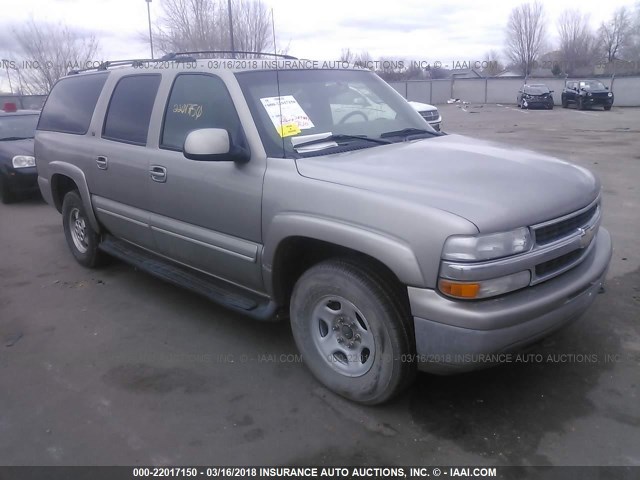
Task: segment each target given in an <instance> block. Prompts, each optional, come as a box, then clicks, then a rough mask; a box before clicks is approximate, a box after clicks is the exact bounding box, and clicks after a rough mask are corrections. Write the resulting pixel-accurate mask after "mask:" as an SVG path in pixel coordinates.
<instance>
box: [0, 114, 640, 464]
mask: <svg viewBox="0 0 640 480" xmlns="http://www.w3.org/2000/svg"><path fill="white" fill-rule="evenodd" d="M441 110H442V114H443V117H444V130H445V131H447V132H449V133H461V134H465V135H469V136H475V137H478V138H486V139H493V140H499V141H503V142H505V143H507V144H510V145H513V146H519V147H525V148H529V149H532V150H538V151H541V152H544V153H548V154H553V155H555V156H557V157H560V158H563V159H566V160H569V161H572V162H575V163H577V164H579V165H582V166H584V167H587V168H589V169H591V170H592V171H594V172H595V173H596V174H598V175H599V176H600V178H601V179H602V182H603V185H604V215H605V217H604V218H605V219H604V225H605V226H606V227H607V228H608V229H609V230H610V232H611V233H612V236H613V241H614V247H615V251H614V259H613V262H612V264H611V268H610V270H609V275H608V288H607V293H606V294H604V295H601V296H599V298H598V299H597V301H596V303H595V305H594V306H593V308H592V309H591V310H590V311H589V312H588V313H587V314H586V315H585V316H584V317H583V319H582V320H581V321H580V322H578V323H576V324H574V325H572V326H571V327H569V328H568V329H566V330H564V331H563V332H561V333H560V334H558V335H556V336H555V337H553V338H551V339H550V340H548V341H546V342H544V343H543V344H541V345H538V346H536V347H535V348H534V349H533V350H531V352H530V353H534V354H541V355H543V356H544V358H545V359H547V358H548V357H547V356H548V355H550V354H551V355H555V357H551V358H556V359H558V358H562V359H563V360H557V361H544V362H531V363H518V364H510V365H506V366H503V367H500V368H495V369H492V370H487V371H482V372H477V373H471V374H465V375H461V376H455V377H434V376H429V375H420V376H419V378H418V381H417V382H416V384H415V386H414V387H413V388H412V389H411V390H409V391H408V392H406V394H404V395H403V396H402V397H401V398H399V399H397V400H396V401H394V402H393V403H391V404H388V405H385V406H382V407H375V408H366V407H361V406H357V405H354V404H351V403H349V402H347V401H345V400H342V399H340V398H338V397H336V396H334V395H332V394H331V393H329V392H328V391H326V390H325V389H324V388H323V387H321V386H320V385H319V384H318V383H317V382H316V381H315V380H314V379H313V378H312V377H311V375H310V374H309V373H308V372H307V371H306V369H305V367H304V365H303V364H301V363H300V362H299V361H297V358H296V357H295V354H296V350H295V346H294V343H293V339H292V337H291V333H290V329H289V326H288V324H286V323H280V324H261V323H257V322H254V321H252V320H249V319H245V318H243V317H241V316H238V315H235V314H232V313H229V312H228V311H226V310H224V309H222V308H220V307H218V306H216V305H213V304H211V303H209V302H208V301H206V300H204V299H202V298H200V297H198V296H196V295H194V294H191V293H189V292H186V291H182V290H180V289H177V288H174V287H172V286H170V285H168V284H165V283H162V282H160V281H158V280H156V279H154V278H152V277H151V276H148V275H146V274H144V273H141V272H138V271H136V270H134V269H133V268H131V267H129V266H127V265H124V264H122V263H118V262H115V261H114V262H113V263H112V264H110V265H109V266H107V267H105V268H103V269H100V270H93V271H90V270H85V269H83V268H82V267H80V266H79V265H78V264H76V262H75V261H74V260H73V258H72V256H71V254H70V253H69V251H68V249H67V246H66V244H65V240H64V236H63V233H62V227H61V218H60V215H59V214H58V213H57V212H56V211H55V210H54V209H53V208H51V207H49V206H47V205H45V204H44V203H43V202H42V201H41V200H39V199H29V200H26V201H24V202H21V203H18V204H15V205H10V206H4V205H0V252H2V253H1V254H0V255H1V256H0V341H1V342H2V343H0V379H1V382H2V387H1V388H0V464H3V465H81V464H91V465H112V464H160V465H164V464H180V465H191V464H199V465H206V464H234V465H242V464H296V465H298V464H344V463H348V464H365V463H366V464H413V465H416V464H431V465H436V464H450V465H460V464H462V465H476V464H479V465H485V464H487V465H490V464H494V465H512V464H516V465H640V448H639V447H638V446H639V445H640V428H639V427H640V391H639V390H640V369H639V368H638V367H639V363H640V340H639V339H640V326H639V323H638V319H639V318H640V315H639V313H640V269H639V268H640V255H639V254H638V249H637V248H638V238H640V218H639V217H640V215H639V214H638V212H640V187H639V183H638V182H639V180H640V130H639V128H640V109H623V108H615V107H614V109H613V110H612V111H611V112H603V111H601V110H599V111H585V112H581V111H576V110H574V109H570V110H563V109H560V108H556V109H554V110H553V111H520V110H517V109H515V108H514V107H509V106H499V105H484V106H473V105H470V106H467V107H466V108H461V107H460V106H458V105H446V106H443V107H442V108H441ZM560 354H568V356H565V357H558V356H559V355H560Z"/></svg>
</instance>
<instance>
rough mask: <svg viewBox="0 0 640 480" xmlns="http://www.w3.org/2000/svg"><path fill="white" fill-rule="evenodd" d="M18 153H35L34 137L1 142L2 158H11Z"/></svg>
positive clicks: (0, 151)
mask: <svg viewBox="0 0 640 480" xmlns="http://www.w3.org/2000/svg"><path fill="white" fill-rule="evenodd" d="M16 155H33V138H28V139H26V140H8V141H4V142H0V159H3V158H8V159H9V160H11V159H12V158H13V157H15V156H16Z"/></svg>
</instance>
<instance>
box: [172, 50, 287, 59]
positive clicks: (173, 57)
mask: <svg viewBox="0 0 640 480" xmlns="http://www.w3.org/2000/svg"><path fill="white" fill-rule="evenodd" d="M208 53H224V54H230V55H235V54H237V53H239V54H242V55H262V56H265V57H278V58H285V59H287V60H298V58H297V57H294V56H291V55H285V54H281V53H268V52H250V51H244V50H196V51H193V52H176V53H168V54H167V55H165V56H164V57H162V58H163V59H164V60H174V59H175V58H176V57H177V56H179V55H201V54H208Z"/></svg>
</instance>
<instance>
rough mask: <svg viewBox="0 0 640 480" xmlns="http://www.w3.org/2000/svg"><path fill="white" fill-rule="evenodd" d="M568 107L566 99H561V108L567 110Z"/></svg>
mask: <svg viewBox="0 0 640 480" xmlns="http://www.w3.org/2000/svg"><path fill="white" fill-rule="evenodd" d="M568 106H569V102H567V99H566V98H564V97H562V108H567V107H568Z"/></svg>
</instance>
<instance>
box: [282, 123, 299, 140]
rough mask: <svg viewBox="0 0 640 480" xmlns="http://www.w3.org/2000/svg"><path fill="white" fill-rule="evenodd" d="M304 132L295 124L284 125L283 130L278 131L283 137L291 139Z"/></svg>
mask: <svg viewBox="0 0 640 480" xmlns="http://www.w3.org/2000/svg"><path fill="white" fill-rule="evenodd" d="M301 131H302V130H300V127H298V125H296V124H295V123H287V124H286V125H282V127H281V128H279V129H278V134H279V135H280V136H281V137H290V136H292V135H298V134H299V133H300V132H301Z"/></svg>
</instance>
